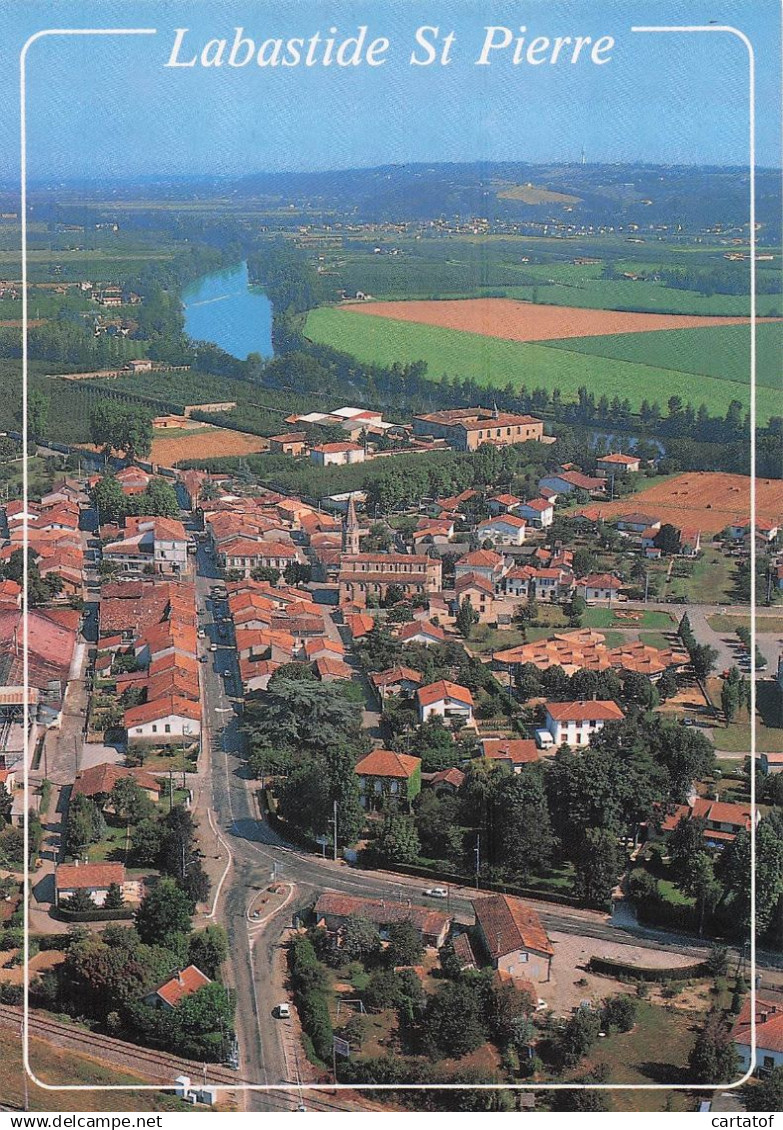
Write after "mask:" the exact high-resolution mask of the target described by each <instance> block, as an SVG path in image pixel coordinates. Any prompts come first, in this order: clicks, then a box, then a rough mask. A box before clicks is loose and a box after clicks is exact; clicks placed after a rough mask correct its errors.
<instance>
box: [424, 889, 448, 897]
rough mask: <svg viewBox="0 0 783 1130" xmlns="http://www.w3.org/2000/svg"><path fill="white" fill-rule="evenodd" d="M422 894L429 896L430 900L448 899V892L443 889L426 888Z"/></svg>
mask: <svg viewBox="0 0 783 1130" xmlns="http://www.w3.org/2000/svg"><path fill="white" fill-rule="evenodd" d="M424 893H425V895H429V897H430V898H431V899H446V898H448V897H449V892H448V891H447V890H446V888H445V887H427V889H426V891H425V892H424Z"/></svg>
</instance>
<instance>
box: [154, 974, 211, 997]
mask: <svg viewBox="0 0 783 1130" xmlns="http://www.w3.org/2000/svg"><path fill="white" fill-rule="evenodd" d="M211 984H212V982H211V981H210V979H209V977H207V975H206V973H202V972H201V970H200V969H199V968H198V966H197V965H188V966H187V968H186V969H182V970H180V971H179V972H178V973H175V975H174V976H173V977H170V978H169V980H168V981H164V982H163V984H162V985H159V986H158V988H157V989H156V990H155V994H156V995H157V996H159V997H160V998H161V1000H164V1001H165V1002H166V1004H168V1005H171V1007H172V1008H176V1007H177V1005H178V1004H179V1002H180V1001H181V1000H182V998H183V997H189V996H190V994H191V993H196V992H198V990H199V989H203V988H205V987H206V986H207V985H211Z"/></svg>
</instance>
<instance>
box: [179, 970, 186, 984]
mask: <svg viewBox="0 0 783 1130" xmlns="http://www.w3.org/2000/svg"><path fill="white" fill-rule="evenodd" d="M177 981H178V982H179V984H180V985H184V984H185V982H184V981H183V980H182V970H181V969H178V970H177Z"/></svg>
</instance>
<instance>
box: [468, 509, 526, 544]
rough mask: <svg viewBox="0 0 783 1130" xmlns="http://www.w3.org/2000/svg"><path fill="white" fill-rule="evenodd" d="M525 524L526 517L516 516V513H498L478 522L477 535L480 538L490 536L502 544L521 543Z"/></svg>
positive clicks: (523, 537) (523, 538)
mask: <svg viewBox="0 0 783 1130" xmlns="http://www.w3.org/2000/svg"><path fill="white" fill-rule="evenodd" d="M526 525H527V519H526V518H518V517H517V516H516V514H499V515H498V516H497V517H496V518H488V519H487V520H486V521H485V522H479V525H478V535H479V537H480V538H481V539H482V540H483V539H484V538H490V539H491V540H492V541H496V542H500V543H501V544H502V545H522V542H523V541H524V540H525V526H526Z"/></svg>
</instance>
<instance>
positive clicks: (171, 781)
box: [169, 765, 174, 812]
mask: <svg viewBox="0 0 783 1130" xmlns="http://www.w3.org/2000/svg"><path fill="white" fill-rule="evenodd" d="M173 807H174V767H173V766H172V765H169V812H171V810H172V808H173Z"/></svg>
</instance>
